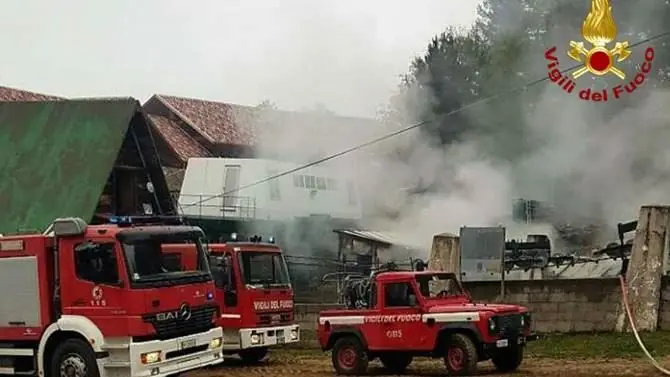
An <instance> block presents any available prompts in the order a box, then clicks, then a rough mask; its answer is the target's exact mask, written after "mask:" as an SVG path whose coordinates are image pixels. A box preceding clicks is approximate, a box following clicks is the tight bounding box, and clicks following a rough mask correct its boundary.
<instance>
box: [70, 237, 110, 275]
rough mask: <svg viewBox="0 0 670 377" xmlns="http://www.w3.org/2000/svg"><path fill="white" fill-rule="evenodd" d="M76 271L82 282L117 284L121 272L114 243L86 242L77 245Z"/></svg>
mask: <svg viewBox="0 0 670 377" xmlns="http://www.w3.org/2000/svg"><path fill="white" fill-rule="evenodd" d="M74 269H75V273H76V275H77V277H78V278H79V279H81V280H86V281H90V282H92V283H96V284H117V283H118V282H119V270H118V267H117V262H116V254H115V252H114V243H95V242H84V243H80V244H78V245H76V246H75V248H74Z"/></svg>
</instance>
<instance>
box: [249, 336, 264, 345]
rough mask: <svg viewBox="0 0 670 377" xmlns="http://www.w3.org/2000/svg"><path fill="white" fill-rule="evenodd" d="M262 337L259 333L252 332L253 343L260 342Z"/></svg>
mask: <svg viewBox="0 0 670 377" xmlns="http://www.w3.org/2000/svg"><path fill="white" fill-rule="evenodd" d="M261 340H262V338H261V336H260V335H259V334H251V344H259V343H260V342H261Z"/></svg>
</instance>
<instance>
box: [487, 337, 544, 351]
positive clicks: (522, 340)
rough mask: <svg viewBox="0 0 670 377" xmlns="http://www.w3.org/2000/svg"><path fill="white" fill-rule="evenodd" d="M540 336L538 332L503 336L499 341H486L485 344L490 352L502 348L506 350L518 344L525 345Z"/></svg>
mask: <svg viewBox="0 0 670 377" xmlns="http://www.w3.org/2000/svg"><path fill="white" fill-rule="evenodd" d="M537 339H538V336H537V334H530V335H520V336H516V337H511V338H502V339H498V340H497V341H495V342H493V343H485V344H484V350H485V351H486V352H487V353H488V352H495V351H500V350H505V349H507V348H510V347H514V346H516V345H524V344H526V343H528V342H532V341H534V340H537Z"/></svg>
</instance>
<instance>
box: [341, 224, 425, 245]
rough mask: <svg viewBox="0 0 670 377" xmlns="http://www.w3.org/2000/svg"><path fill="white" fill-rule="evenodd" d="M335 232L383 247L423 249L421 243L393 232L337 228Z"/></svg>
mask: <svg viewBox="0 0 670 377" xmlns="http://www.w3.org/2000/svg"><path fill="white" fill-rule="evenodd" d="M333 232H335V233H337V234H341V235H345V236H348V237H351V238H355V239H359V240H362V241H368V242H372V243H376V244H379V245H380V246H382V247H391V246H394V245H395V246H400V247H404V248H409V249H417V248H418V249H423V247H421V246H419V245H412V244H411V243H410V242H407V240H406V238H405V237H403V236H401V235H399V234H396V233H393V232H380V231H372V230H362V229H337V230H334V231H333Z"/></svg>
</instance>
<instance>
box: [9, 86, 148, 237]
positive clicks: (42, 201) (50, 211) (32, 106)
mask: <svg viewBox="0 0 670 377" xmlns="http://www.w3.org/2000/svg"><path fill="white" fill-rule="evenodd" d="M138 108H139V103H138V102H137V101H136V100H133V99H116V100H72V101H51V102H4V103H0V130H2V132H1V133H0V176H2V177H3V179H2V181H0V208H2V218H1V219H0V233H12V232H16V231H17V230H21V229H37V230H43V229H44V228H45V227H46V226H47V225H48V224H50V223H51V221H53V219H54V218H56V217H61V216H79V217H82V218H84V219H90V218H91V217H92V216H93V213H94V211H95V209H96V206H97V203H98V199H99V197H100V193H101V192H102V190H103V188H104V185H105V183H106V182H107V179H108V177H109V173H110V171H111V169H112V167H113V166H114V162H115V161H116V157H117V155H118V153H119V149H120V148H121V145H122V143H123V139H124V136H125V134H126V131H127V130H128V127H129V124H130V121H131V119H132V117H133V116H134V115H135V113H136V112H137V110H138Z"/></svg>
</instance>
